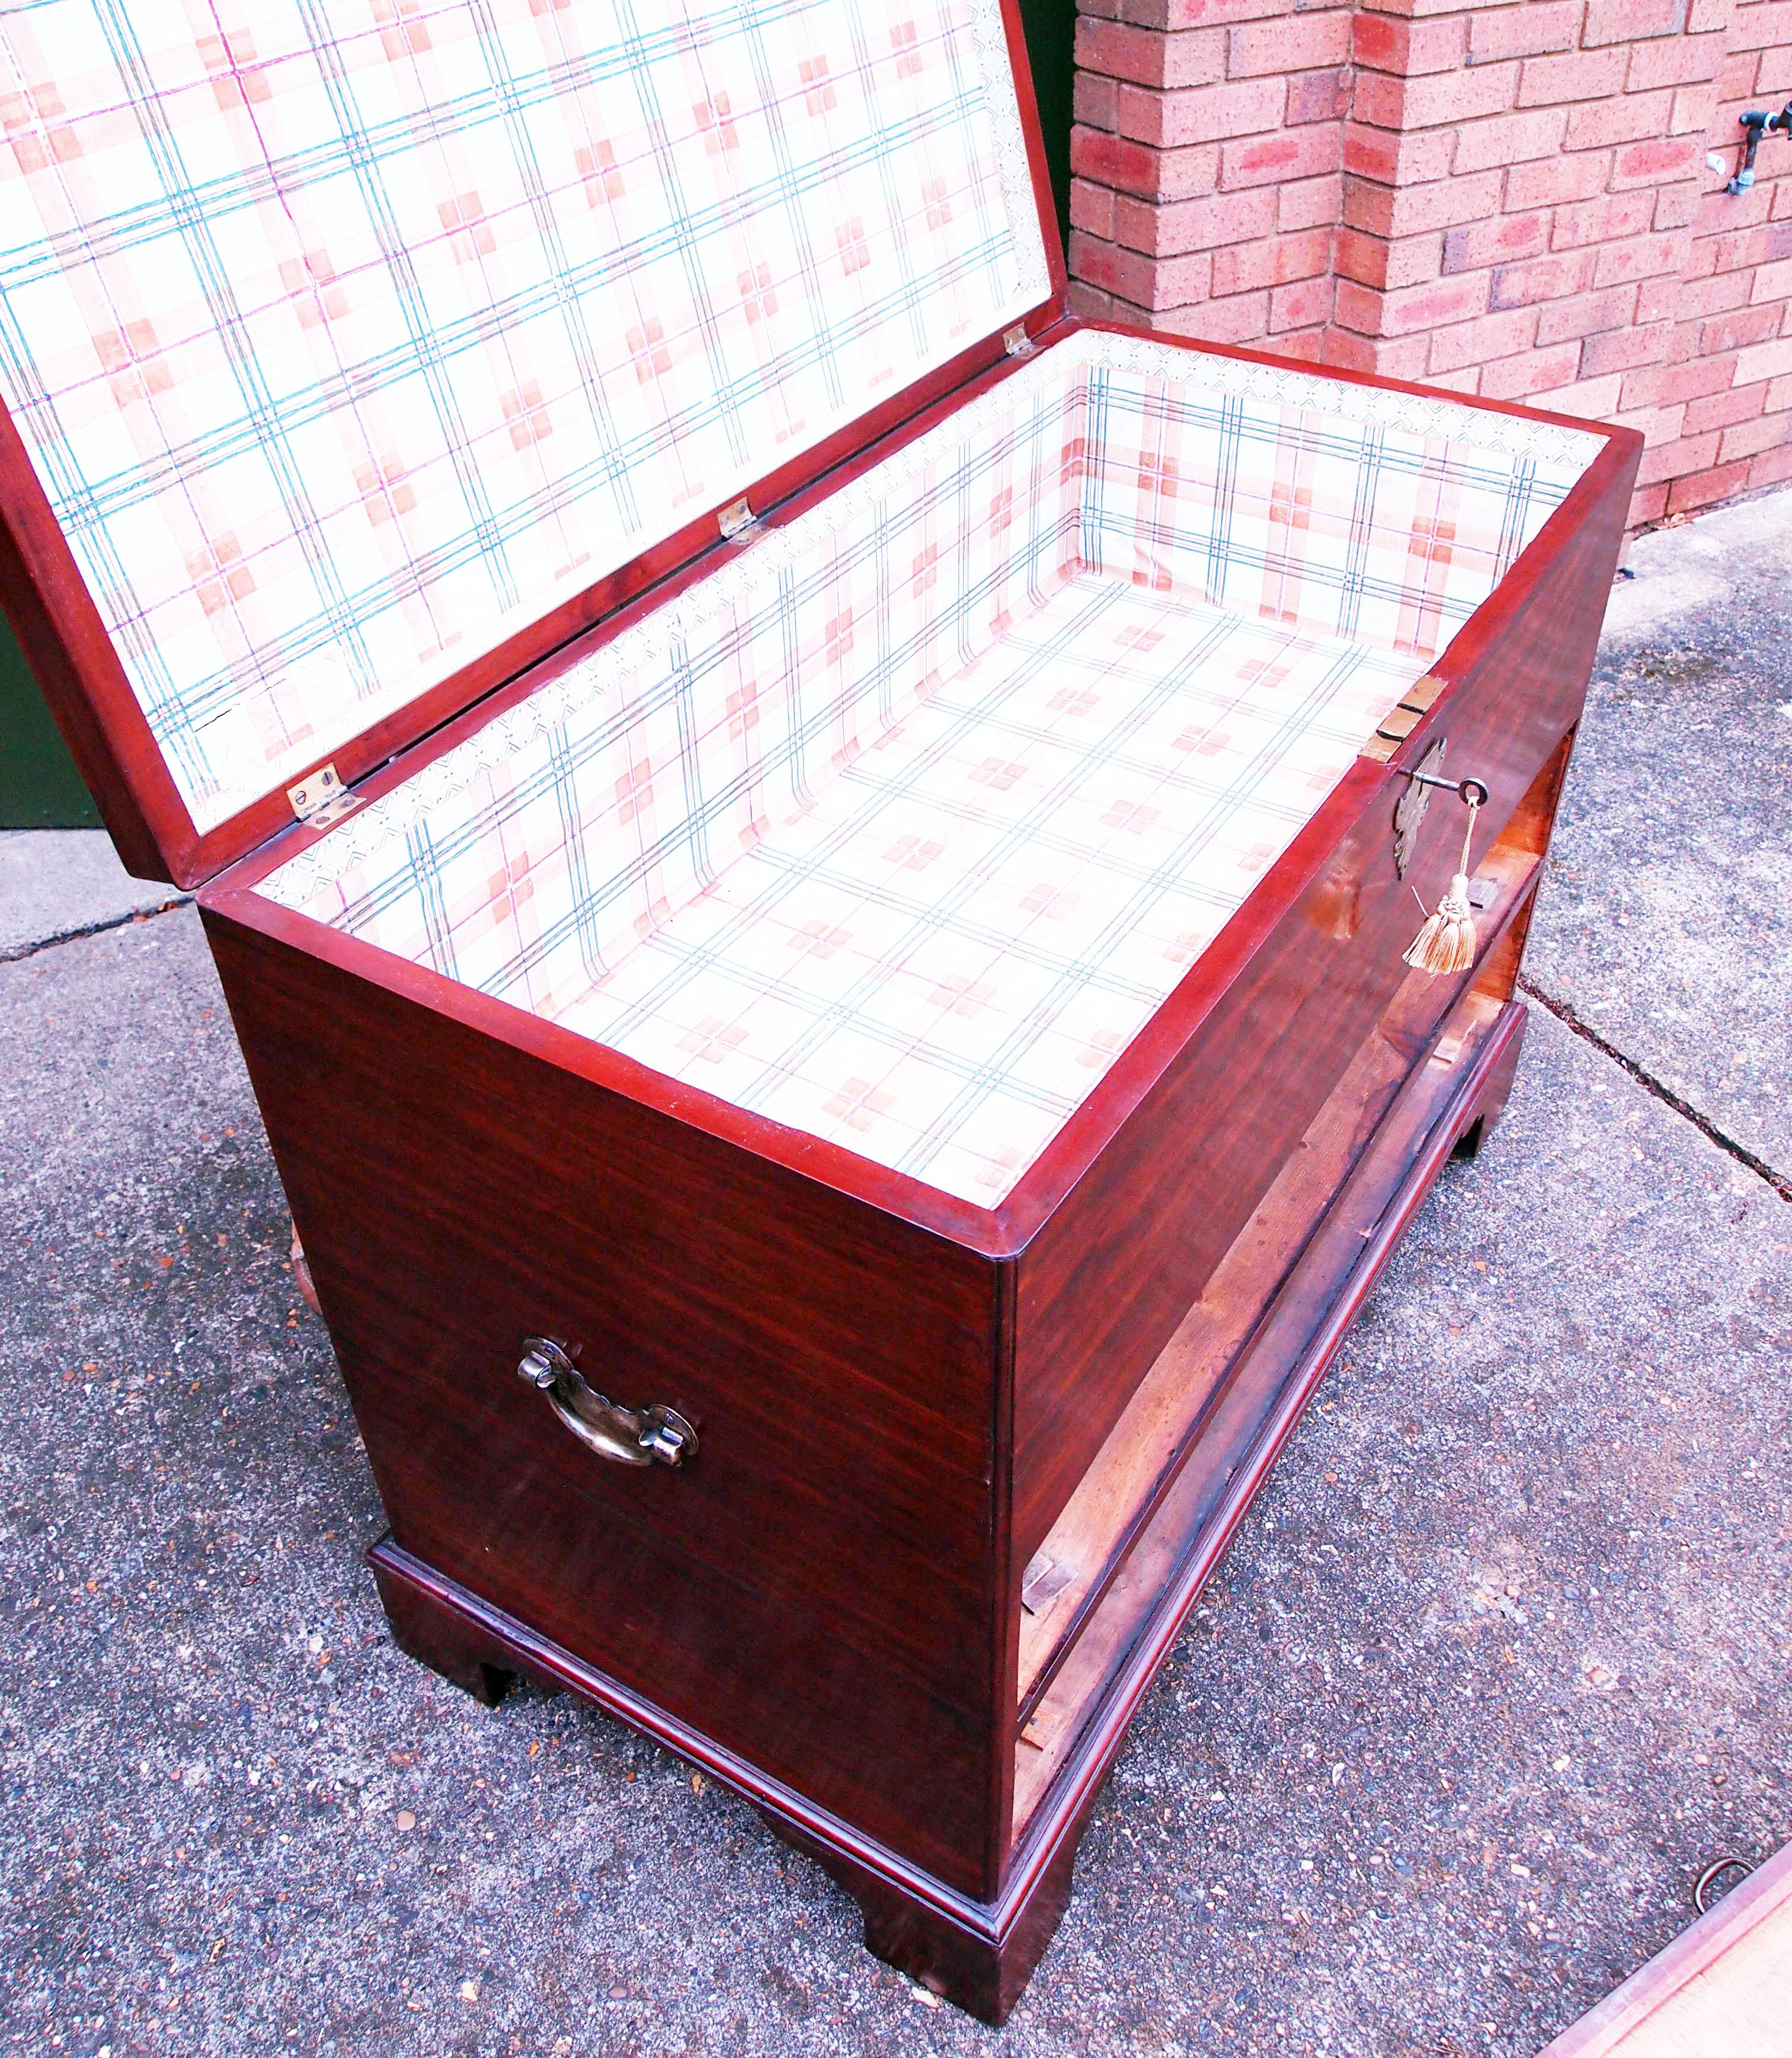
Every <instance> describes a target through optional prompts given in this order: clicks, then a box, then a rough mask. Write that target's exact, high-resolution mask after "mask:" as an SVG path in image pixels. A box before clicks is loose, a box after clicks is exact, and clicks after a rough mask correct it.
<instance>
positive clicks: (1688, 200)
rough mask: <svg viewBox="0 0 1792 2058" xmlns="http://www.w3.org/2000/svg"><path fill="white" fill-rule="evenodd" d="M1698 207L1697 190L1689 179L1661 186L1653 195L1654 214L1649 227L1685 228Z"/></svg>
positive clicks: (1689, 223)
mask: <svg viewBox="0 0 1792 2058" xmlns="http://www.w3.org/2000/svg"><path fill="white" fill-rule="evenodd" d="M1698 206H1699V189H1698V187H1697V186H1695V185H1694V184H1693V183H1692V181H1691V179H1682V180H1681V181H1679V183H1678V184H1677V185H1671V186H1663V187H1662V188H1661V189H1660V191H1659V192H1658V193H1656V195H1655V212H1654V213H1653V215H1652V216H1651V218H1650V223H1649V225H1650V227H1651V228H1687V227H1689V226H1690V225H1691V221H1692V217H1693V215H1694V213H1695V211H1696V210H1697V209H1698Z"/></svg>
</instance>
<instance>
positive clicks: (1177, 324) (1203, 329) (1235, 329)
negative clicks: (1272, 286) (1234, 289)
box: [1152, 293, 1269, 343]
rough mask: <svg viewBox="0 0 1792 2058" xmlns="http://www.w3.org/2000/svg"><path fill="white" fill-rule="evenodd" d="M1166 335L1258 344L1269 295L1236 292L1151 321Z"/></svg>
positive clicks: (1266, 326) (1263, 330)
mask: <svg viewBox="0 0 1792 2058" xmlns="http://www.w3.org/2000/svg"><path fill="white" fill-rule="evenodd" d="M1152 328H1154V329H1158V330H1160V331H1162V332H1163V333H1164V334H1165V335H1167V336H1198V337H1199V339H1200V340H1201V341H1202V342H1203V343H1258V342H1260V341H1261V340H1263V337H1265V336H1267V335H1268V333H1269V295H1268V294H1267V293H1235V294H1233V296H1231V299H1230V300H1205V301H1203V303H1202V304H1200V305H1199V307H1191V308H1179V309H1177V310H1176V312H1174V313H1173V314H1171V315H1169V316H1167V317H1165V318H1164V319H1162V320H1154V321H1153V322H1152Z"/></svg>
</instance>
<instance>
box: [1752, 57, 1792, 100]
mask: <svg viewBox="0 0 1792 2058" xmlns="http://www.w3.org/2000/svg"><path fill="white" fill-rule="evenodd" d="M1754 90H1755V92H1756V93H1758V94H1759V95H1760V96H1761V97H1762V99H1763V100H1782V99H1783V98H1784V97H1785V96H1786V93H1787V92H1788V91H1789V90H1792V48H1788V49H1786V50H1763V51H1762V53H1761V62H1760V64H1759V66H1758V69H1757V70H1756V71H1755V74H1754Z"/></svg>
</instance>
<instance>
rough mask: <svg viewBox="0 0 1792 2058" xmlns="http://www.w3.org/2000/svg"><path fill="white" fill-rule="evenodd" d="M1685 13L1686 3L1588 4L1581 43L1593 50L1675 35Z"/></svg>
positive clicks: (1596, 0)
mask: <svg viewBox="0 0 1792 2058" xmlns="http://www.w3.org/2000/svg"><path fill="white" fill-rule="evenodd" d="M1685 11H1686V0H1588V8H1587V21H1586V26H1584V28H1583V29H1582V30H1581V31H1580V40H1581V42H1584V43H1585V44H1586V45H1588V47H1589V48H1591V47H1592V46H1594V45H1596V44H1599V43H1634V42H1639V41H1640V40H1641V39H1642V38H1643V37H1645V36H1671V35H1675V34H1678V33H1679V28H1680V26H1681V18H1682V16H1683V14H1684V13H1685Z"/></svg>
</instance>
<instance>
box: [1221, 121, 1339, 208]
mask: <svg viewBox="0 0 1792 2058" xmlns="http://www.w3.org/2000/svg"><path fill="white" fill-rule="evenodd" d="M1341 156H1342V150H1341V138H1340V137H1339V136H1338V131H1337V129H1335V128H1321V127H1320V126H1318V125H1317V124H1312V123H1310V124H1309V125H1307V126H1306V127H1305V128H1302V129H1278V130H1277V131H1276V132H1275V134H1274V135H1271V136H1250V137H1244V138H1243V139H1242V140H1236V139H1235V140H1234V141H1231V142H1228V143H1223V144H1222V145H1220V173H1219V183H1220V184H1221V185H1223V187H1225V189H1227V192H1231V190H1232V189H1234V188H1235V187H1239V186H1256V185H1284V184H1286V183H1287V181H1290V180H1293V179H1306V178H1310V177H1314V175H1315V174H1316V173H1330V172H1335V171H1336V170H1337V169H1338V165H1339V162H1340V161H1341Z"/></svg>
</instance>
